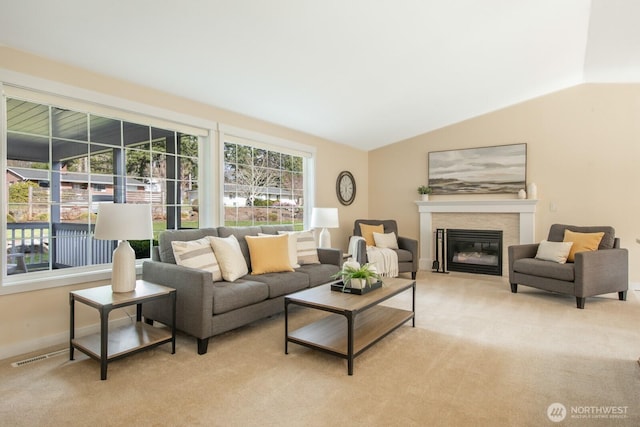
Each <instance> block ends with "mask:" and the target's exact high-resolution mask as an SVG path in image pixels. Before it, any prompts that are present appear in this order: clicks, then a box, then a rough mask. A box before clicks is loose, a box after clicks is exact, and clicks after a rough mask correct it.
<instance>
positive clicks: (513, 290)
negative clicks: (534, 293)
mask: <svg viewBox="0 0 640 427" xmlns="http://www.w3.org/2000/svg"><path fill="white" fill-rule="evenodd" d="M511 292H513V293H514V294H517V293H518V284H517V283H511Z"/></svg>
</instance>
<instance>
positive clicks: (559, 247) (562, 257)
mask: <svg viewBox="0 0 640 427" xmlns="http://www.w3.org/2000/svg"><path fill="white" fill-rule="evenodd" d="M571 246H573V243H571V242H550V241H548V240H543V241H541V242H540V244H539V245H538V251H537V252H536V256H535V258H536V259H541V260H543V261H552V262H557V263H559V264H564V263H565V262H567V257H568V256H569V252H570V251H571Z"/></svg>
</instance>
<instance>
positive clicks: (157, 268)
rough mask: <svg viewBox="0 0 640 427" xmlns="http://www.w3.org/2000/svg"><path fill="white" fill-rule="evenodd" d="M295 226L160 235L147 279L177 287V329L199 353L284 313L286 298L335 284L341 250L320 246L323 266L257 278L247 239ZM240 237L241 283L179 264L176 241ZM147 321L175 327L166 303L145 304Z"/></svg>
mask: <svg viewBox="0 0 640 427" xmlns="http://www.w3.org/2000/svg"><path fill="white" fill-rule="evenodd" d="M291 230H292V228H291V226H249V227H217V228H202V229H197V230H193V229H192V230H175V231H165V232H163V233H161V234H160V235H159V238H158V247H157V248H154V249H155V251H154V254H153V255H152V261H145V262H144V264H143V268H142V278H143V280H147V281H149V282H153V283H157V284H160V285H165V286H170V287H172V288H175V289H177V294H176V295H177V300H176V327H177V329H178V330H180V331H182V332H185V333H187V334H189V335H192V336H194V337H196V338H197V342H198V354H204V353H206V352H207V346H208V343H209V338H210V337H213V336H215V335H218V334H221V333H223V332H226V331H229V330H231V329H235V328H237V327H240V326H243V325H246V324H248V323H251V322H253V321H256V320H258V319H261V318H264V317H268V316H271V315H273V314H276V313H279V312H281V311H283V310H284V297H285V295H287V294H290V293H292V292H296V291H299V290H302V289H305V288H309V287H314V286H318V285H321V284H323V283H327V282H329V281H330V276H331V275H333V274H335V273H337V272H338V271H339V269H340V265H341V262H342V253H341V251H340V250H338V249H328V248H318V257H319V259H320V264H305V265H301V266H300V267H299V268H296V269H295V271H293V272H281V273H267V274H260V275H251V274H250V273H251V260H250V257H249V248H248V246H247V243H246V240H245V238H244V237H245V236H247V235H249V236H257V235H258V233H266V234H277V233H278V231H291ZM231 235H234V236H235V237H236V238H237V239H238V242H239V243H240V248H241V249H242V253H243V255H244V257H245V260H246V261H247V266H248V267H249V274H248V275H246V276H244V277H242V278H240V279H238V280H236V281H235V282H232V283H231V282H225V281H219V282H214V281H213V278H212V275H211V273H209V272H207V271H203V270H198V269H194V268H188V267H183V266H180V265H177V264H176V261H175V257H174V255H173V250H172V246H171V242H172V241H174V240H180V241H190V240H196V239H201V238H203V237H205V236H217V237H229V236H231ZM142 314H143V316H144V318H145V321H146V322H147V323H150V324H151V323H153V321H154V320H155V321H159V322H161V323H170V320H171V318H170V309H169V307H168V305H167V304H166V303H165V302H164V301H157V302H150V303H147V304H144V305H143V309H142Z"/></svg>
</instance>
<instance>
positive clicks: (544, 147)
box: [369, 84, 640, 282]
mask: <svg viewBox="0 0 640 427" xmlns="http://www.w3.org/2000/svg"><path fill="white" fill-rule="evenodd" d="M522 142H524V143H527V182H535V183H536V184H537V187H538V199H539V203H538V205H537V212H536V237H537V240H541V239H543V238H545V237H546V233H547V231H548V229H549V226H550V225H551V224H553V223H570V224H578V225H612V226H614V227H615V229H616V233H617V235H618V236H619V237H620V238H621V244H622V246H623V247H626V248H628V249H629V263H630V280H631V281H632V282H640V245H639V244H638V243H636V241H635V239H636V238H637V237H640V220H639V219H638V218H640V193H639V191H638V189H637V187H636V186H637V185H639V184H640V85H638V84H629V85H621V84H619V85H614V84H597V85H596V84H587V85H580V86H577V87H573V88H569V89H566V90H563V91H560V92H557V93H553V94H550V95H547V96H543V97H540V98H537V99H533V100H531V101H528V102H524V103H522V104H519V105H515V106H512V107H509V108H505V109H503V110H500V111H496V112H493V113H490V114H486V115H483V116H480V117H477V118H474V119H471V120H467V121H464V122H461V123H457V124H454V125H451V126H448V127H446V128H442V129H439V130H436V131H433V132H430V133H427V134H423V135H419V136H416V137H414V138H411V139H408V140H405V141H401V142H397V143H395V144H392V145H389V146H385V147H383V148H380V149H378V150H375V151H372V152H370V153H369V170H370V171H371V173H370V174H369V189H370V197H369V213H370V216H371V217H375V218H396V219H397V220H398V221H399V225H398V226H399V229H400V232H401V234H402V235H406V236H410V237H414V238H417V237H418V234H419V219H418V211H417V207H416V205H415V203H414V201H415V200H417V199H418V194H417V192H416V188H417V187H418V185H420V184H426V182H427V153H428V152H429V151H437V150H446V149H457V148H469V147H482V146H490V145H501V144H514V143H522ZM446 197H449V198H467V199H474V198H480V197H483V198H492V197H494V198H497V197H495V196H486V195H483V196H471V195H466V196H431V198H432V199H433V200H437V199H444V198H446ZM501 197H502V198H504V197H505V196H501ZM509 197H515V195H514V196H509Z"/></svg>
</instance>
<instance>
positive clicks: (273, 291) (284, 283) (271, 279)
mask: <svg viewBox="0 0 640 427" xmlns="http://www.w3.org/2000/svg"><path fill="white" fill-rule="evenodd" d="M246 279H249V280H252V281H256V282H262V283H264V284H266V285H267V286H268V287H269V298H275V297H279V296H281V295H286V294H290V293H291V292H295V291H299V290H301V289H306V288H308V287H309V276H308V275H307V274H304V273H300V272H297V271H292V272H284V273H266V274H260V275H259V276H246Z"/></svg>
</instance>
